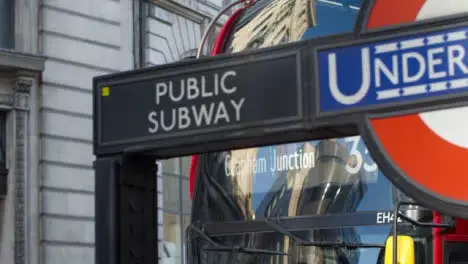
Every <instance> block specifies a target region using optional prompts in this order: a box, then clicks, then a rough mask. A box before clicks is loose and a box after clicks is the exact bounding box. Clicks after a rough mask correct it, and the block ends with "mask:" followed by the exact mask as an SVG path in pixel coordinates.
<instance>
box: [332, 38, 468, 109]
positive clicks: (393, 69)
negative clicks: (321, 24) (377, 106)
mask: <svg viewBox="0 0 468 264" xmlns="http://www.w3.org/2000/svg"><path fill="white" fill-rule="evenodd" d="M445 35H446V36H447V37H446V39H445ZM466 38H467V36H466V32H465V30H463V31H457V32H450V33H447V34H440V35H431V36H428V37H425V38H415V39H409V40H405V41H400V42H394V43H386V44H381V45H376V46H375V47H373V48H372V47H363V48H361V49H360V57H361V58H360V59H361V69H360V77H361V83H360V84H358V86H356V87H355V88H353V89H349V87H348V88H346V90H342V89H340V87H339V86H340V85H339V84H338V80H339V74H338V72H339V71H340V69H343V68H345V67H347V66H346V65H343V64H346V63H347V62H348V61H346V60H345V61H343V62H342V63H339V62H338V58H337V54H336V53H334V52H332V53H330V54H328V56H327V58H328V75H329V76H328V86H329V89H330V93H331V95H332V97H333V98H334V99H335V100H336V101H337V102H338V103H340V104H343V105H354V104H357V103H360V102H361V101H362V100H363V99H364V98H366V96H367V95H368V94H369V93H370V89H371V88H372V89H376V90H375V93H376V95H377V96H376V98H374V99H372V100H377V101H379V100H385V99H392V98H399V97H404V96H412V95H422V94H426V93H433V92H439V91H444V90H449V89H460V88H467V87H468V78H466V77H461V76H462V75H466V74H468V65H467V64H466V61H467V57H466V48H465V46H464V45H465V44H458V43H457V44H455V43H453V41H460V40H465V39H466ZM442 43H444V44H445V46H443V47H440V46H435V47H434V45H439V44H442ZM423 47H424V48H423ZM371 65H373V67H371ZM352 71H353V74H354V70H352ZM356 71H357V72H356V74H359V73H358V72H359V70H356ZM460 73H461V74H460ZM447 77H450V78H451V79H450V80H448V81H447V80H441V79H442V78H447ZM384 83H385V84H386V85H384ZM342 88H343V89H345V87H344V86H343V87H342ZM343 91H346V92H343ZM351 91H352V92H351ZM368 100H369V99H368Z"/></svg>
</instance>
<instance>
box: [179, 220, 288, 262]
mask: <svg viewBox="0 0 468 264" xmlns="http://www.w3.org/2000/svg"><path fill="white" fill-rule="evenodd" d="M191 231H194V232H195V233H197V235H198V236H199V237H201V238H203V239H204V240H205V241H207V242H209V243H210V244H211V245H213V246H212V247H204V248H203V250H205V251H218V252H231V253H244V254H262V255H284V256H287V255H289V254H288V253H285V252H281V251H274V250H265V249H256V248H245V247H241V246H225V245H222V244H220V243H218V242H216V241H214V240H213V239H212V238H211V237H210V236H209V235H208V234H207V233H206V232H205V230H204V228H203V227H200V228H199V227H197V226H196V225H194V224H190V225H189V226H188V227H187V229H186V233H185V236H186V241H189V240H191V238H190V233H191Z"/></svg>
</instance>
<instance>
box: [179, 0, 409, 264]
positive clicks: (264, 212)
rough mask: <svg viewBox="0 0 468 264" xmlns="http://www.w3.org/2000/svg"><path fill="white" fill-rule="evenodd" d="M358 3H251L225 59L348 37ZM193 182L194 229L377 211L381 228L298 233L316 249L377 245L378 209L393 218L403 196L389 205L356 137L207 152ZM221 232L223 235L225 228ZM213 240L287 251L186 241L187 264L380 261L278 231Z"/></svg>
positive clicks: (387, 190) (383, 234) (367, 252)
mask: <svg viewBox="0 0 468 264" xmlns="http://www.w3.org/2000/svg"><path fill="white" fill-rule="evenodd" d="M361 2H362V1H361V0H346V1H345V0H257V1H256V3H255V5H254V6H252V7H250V8H248V9H247V10H246V11H245V12H244V13H243V14H242V15H241V17H240V19H239V20H238V21H237V24H236V25H235V27H234V29H233V31H232V32H231V34H230V36H229V38H228V39H226V50H225V52H226V53H233V52H240V51H243V50H248V49H255V48H265V47H270V46H276V45H279V44H282V43H290V42H294V41H299V40H304V39H310V38H314V37H318V36H326V35H331V34H336V33H344V32H350V31H352V30H353V28H354V26H355V21H356V18H357V15H358V12H359V9H360V6H361ZM291 88H292V87H285V89H291ZM195 178H196V185H195V186H196V187H195V192H194V193H195V196H194V198H193V203H192V214H191V222H192V223H198V222H200V223H208V222H217V223H221V222H227V221H262V220H265V219H267V218H268V219H272V218H277V217H289V218H299V217H301V216H311V215H312V216H323V215H339V214H344V213H349V214H356V213H357V212H364V211H376V212H377V213H376V218H375V221H376V224H382V225H380V226H374V227H346V228H344V227H343V228H333V229H321V230H317V229H316V230H299V231H295V232H296V233H297V234H298V235H301V236H302V237H304V238H306V239H307V240H310V241H314V242H339V241H343V242H350V243H351V242H353V243H358V242H361V243H374V244H376V243H377V244H383V243H384V242H385V239H386V238H387V236H388V235H389V232H390V226H389V225H388V224H390V222H388V221H387V222H385V223H377V222H378V219H377V215H378V212H382V211H387V212H388V211H392V209H393V206H394V203H395V202H396V201H397V200H398V199H403V198H404V197H405V196H404V195H400V194H398V196H399V197H400V198H398V199H397V198H395V196H396V192H395V189H394V188H393V187H392V185H391V183H390V182H389V181H388V180H387V178H385V177H384V176H383V175H382V174H381V172H380V171H379V170H378V167H377V165H376V163H375V162H374V160H373V159H372V157H370V155H369V153H368V151H367V148H366V146H365V144H364V142H363V141H362V139H361V138H360V137H348V138H338V139H328V140H320V141H306V142H298V143H291V144H283V145H276V146H265V147H259V148H249V149H241V150H231V151H223V152H218V153H207V154H203V155H201V156H200V157H199V161H198V165H197V172H196V177H195ZM184 192H185V190H184ZM401 197H403V198H401ZM371 220H372V221H374V218H372V219H371ZM345 221H346V219H343V224H344V223H345ZM385 224H386V225H385ZM225 228H226V231H229V228H230V226H229V224H226V225H225ZM215 239H216V241H217V242H219V243H222V244H223V245H226V246H241V247H248V248H256V249H269V250H277V251H285V252H288V253H290V255H289V256H270V255H258V254H257V255H248V254H235V253H228V252H212V251H209V252H208V251H205V250H203V248H204V247H205V246H206V245H207V243H206V241H204V240H202V239H200V238H199V237H193V239H191V240H190V243H189V244H188V249H187V250H188V257H189V261H190V262H189V263H191V264H218V263H235V264H241V263H242V264H243V263H250V264H257V263H269V264H270V263H271V264H273V263H275V264H316V263H318V264H322V263H323V264H328V263H330V264H331V263H333V264H337V263H360V264H367V263H377V259H378V256H379V254H380V253H381V251H380V249H346V248H338V247H336V248H325V247H318V246H311V247H300V246H297V245H296V244H295V243H293V242H294V241H293V240H292V239H291V238H289V237H287V236H284V235H282V234H280V233H278V232H277V233H262V232H259V233H245V234H242V235H235V236H234V235H229V236H228V235H224V236H218V237H216V238H215Z"/></svg>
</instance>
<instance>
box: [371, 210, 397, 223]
mask: <svg viewBox="0 0 468 264" xmlns="http://www.w3.org/2000/svg"><path fill="white" fill-rule="evenodd" d="M394 216H395V214H394V213H393V212H378V213H377V219H376V220H377V221H376V223H377V224H391V223H393V219H394ZM401 222H402V221H401V218H400V217H398V223H401Z"/></svg>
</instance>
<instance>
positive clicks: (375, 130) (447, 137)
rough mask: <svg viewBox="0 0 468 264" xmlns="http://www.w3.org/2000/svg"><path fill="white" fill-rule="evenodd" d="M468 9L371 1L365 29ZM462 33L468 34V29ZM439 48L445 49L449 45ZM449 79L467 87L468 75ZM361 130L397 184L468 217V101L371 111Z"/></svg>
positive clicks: (405, 0)
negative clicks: (378, 112)
mask: <svg viewBox="0 0 468 264" xmlns="http://www.w3.org/2000/svg"><path fill="white" fill-rule="evenodd" d="M463 12H468V2H465V1H459V0H426V1H424V0H378V1H374V3H373V4H372V5H371V6H370V7H369V9H368V12H367V14H366V15H367V18H366V19H364V20H363V21H365V23H366V24H365V26H364V27H362V28H363V30H364V31H365V30H371V29H376V28H381V27H387V26H395V25H399V24H404V23H411V22H414V21H421V20H425V19H430V18H437V17H442V16H448V15H455V14H460V13H463ZM459 36H461V37H460V38H461V39H466V38H467V32H466V31H465V32H464V33H462V34H461V35H459ZM460 47H461V46H460ZM445 48H447V49H448V50H449V49H450V47H449V46H447V47H445ZM436 51H437V50H435V49H433V50H432V52H436ZM439 51H440V54H442V55H443V54H444V48H440V50H439ZM456 52H458V53H456ZM456 52H453V53H452V55H453V54H458V58H459V60H458V61H457V63H456V64H457V67H458V66H460V67H461V70H462V71H465V74H466V73H467V72H468V67H467V66H466V65H467V62H468V60H467V58H468V55H467V54H464V52H465V49H462V48H460V49H458V50H457V51H456ZM447 53H449V52H447ZM434 54H435V53H434ZM465 55H466V56H465ZM447 56H450V54H449V55H447ZM440 58H442V57H440ZM439 62H440V61H439ZM432 63H437V61H432ZM432 66H434V65H432ZM432 68H433V69H435V67H432ZM448 68H450V67H449V66H448ZM452 70H453V69H452ZM448 71H450V69H448ZM432 74H444V73H443V71H439V72H432ZM447 83H450V85H451V87H452V88H456V87H458V86H459V87H462V86H464V87H466V86H468V79H459V80H457V81H452V82H447ZM431 85H432V84H431ZM433 87H436V85H433V86H431V88H433ZM449 88H450V86H449ZM408 91H409V90H408ZM465 105H468V102H467V104H465ZM362 134H363V137H364V139H365V141H366V143H367V145H368V147H369V149H370V152H371V153H372V155H373V156H374V158H376V159H377V160H378V162H379V163H380V164H379V165H380V167H381V168H383V169H385V172H386V174H387V177H389V178H390V179H391V180H392V181H393V182H394V184H395V185H397V186H398V187H399V188H401V189H402V190H403V191H404V192H406V193H407V194H408V195H410V196H412V197H414V198H415V199H416V200H417V201H418V202H420V203H422V204H425V205H427V206H429V207H432V208H434V209H436V210H439V211H441V212H444V213H447V214H451V215H457V216H462V217H468V106H463V104H461V105H457V106H456V107H453V108H448V109H442V110H440V109H439V110H434V111H429V112H421V113H410V114H405V113H397V114H392V113H390V114H389V115H369V116H368V117H367V118H366V121H365V122H364V124H363V126H362Z"/></svg>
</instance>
